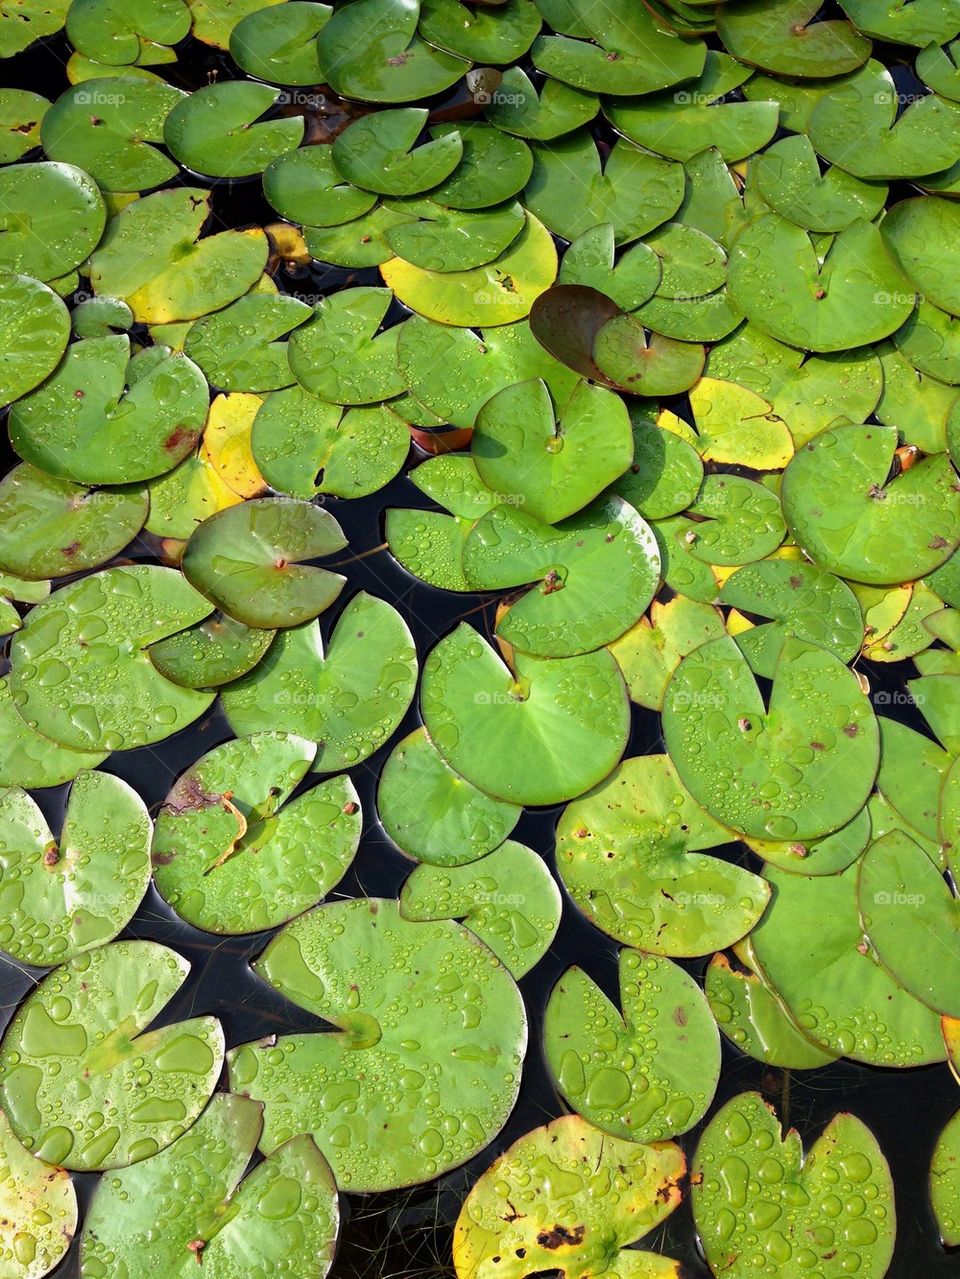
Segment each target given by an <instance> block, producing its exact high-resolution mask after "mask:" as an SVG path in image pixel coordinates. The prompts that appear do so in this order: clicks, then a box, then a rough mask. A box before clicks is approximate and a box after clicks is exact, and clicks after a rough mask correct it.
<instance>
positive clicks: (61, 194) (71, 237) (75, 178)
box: [0, 162, 107, 280]
mask: <svg viewBox="0 0 960 1279" xmlns="http://www.w3.org/2000/svg"><path fill="white" fill-rule="evenodd" d="M0 217H2V219H3V235H2V237H0V268H2V269H3V270H4V271H18V272H23V274H24V275H30V276H35V277H36V278H37V279H39V280H53V279H54V278H55V277H57V276H61V275H66V274H67V272H68V271H71V270H73V268H74V267H76V266H79V265H80V263H81V262H83V260H84V259H85V258H86V257H87V255H88V254H89V253H90V252H92V250H93V249H95V248H96V247H97V242H98V240H99V239H100V236H101V235H102V234H103V227H104V223H105V222H106V219H107V213H106V208H105V206H104V202H103V196H102V195H101V194H100V192H99V190H98V189H97V185H96V183H95V182H94V181H93V179H92V178H91V177H90V176H89V175H88V174H87V173H85V172H84V171H83V170H81V169H78V168H77V167H76V166H75V165H73V164H50V163H45V162H41V163H38V164H18V165H16V166H15V167H14V166H13V165H10V166H9V167H6V168H4V169H3V170H2V171H0Z"/></svg>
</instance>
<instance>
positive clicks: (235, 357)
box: [183, 293, 313, 392]
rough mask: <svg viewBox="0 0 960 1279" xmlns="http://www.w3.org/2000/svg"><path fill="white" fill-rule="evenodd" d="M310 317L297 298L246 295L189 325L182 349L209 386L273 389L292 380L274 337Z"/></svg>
mask: <svg viewBox="0 0 960 1279" xmlns="http://www.w3.org/2000/svg"><path fill="white" fill-rule="evenodd" d="M312 314H313V311H312V309H311V308H310V307H309V306H308V305H307V304H306V302H301V301H300V300H299V299H298V298H292V297H287V296H286V295H284V294H279V295H277V296H271V295H270V294H267V293H259V294H258V293H251V294H248V295H247V296H246V297H242V298H238V299H237V301H236V302H232V303H231V304H230V306H228V307H225V308H224V309H223V310H222V311H218V312H216V313H215V314H214V315H209V316H206V317H204V318H203V319H200V320H197V322H196V323H195V324H192V325H191V326H190V330H189V332H188V333H187V339H186V342H185V343H184V347H183V349H184V352H185V354H186V355H188V356H189V357H190V359H192V360H194V361H195V362H196V364H198V365H199V366H200V368H201V369H202V370H203V375H204V377H205V378H206V379H207V381H208V382H210V384H211V385H212V386H216V387H219V388H220V389H221V390H223V391H261V392H262V391H273V390H276V389H277V388H278V387H283V386H289V385H290V383H291V382H292V381H293V373H292V372H291V370H290V365H289V362H288V361H287V344H286V343H285V342H281V341H278V340H277V339H279V338H282V337H285V336H286V334H288V333H289V332H290V331H291V329H295V328H296V327H297V325H298V324H302V323H303V322H304V320H307V319H309V318H310V316H311V315H312Z"/></svg>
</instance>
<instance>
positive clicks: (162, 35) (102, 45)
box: [66, 0, 190, 66]
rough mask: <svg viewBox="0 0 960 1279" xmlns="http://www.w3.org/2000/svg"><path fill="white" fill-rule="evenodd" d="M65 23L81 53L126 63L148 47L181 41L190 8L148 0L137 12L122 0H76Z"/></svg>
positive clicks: (178, 0) (179, 1)
mask: <svg viewBox="0 0 960 1279" xmlns="http://www.w3.org/2000/svg"><path fill="white" fill-rule="evenodd" d="M66 26H67V39H68V40H69V41H70V43H71V44H72V45H73V47H74V49H76V50H77V52H78V53H80V54H82V55H83V56H84V57H87V58H91V59H93V60H94V61H96V62H103V63H106V64H107V65H108V66H124V65H125V64H127V63H132V62H137V61H138V60H139V58H140V55H141V52H142V50H143V49H144V48H145V47H149V46H150V45H153V44H158V45H173V44H178V43H179V42H180V41H181V40H182V39H183V38H184V37H185V36H186V35H187V34H188V33H189V31H190V10H189V8H188V7H187V5H186V4H185V3H184V0H146V3H145V4H142V5H139V6H138V8H137V9H136V10H135V11H131V9H130V8H129V6H127V5H124V4H123V2H122V0H74V2H73V4H71V6H70V9H69V11H68V13H67V23H66Z"/></svg>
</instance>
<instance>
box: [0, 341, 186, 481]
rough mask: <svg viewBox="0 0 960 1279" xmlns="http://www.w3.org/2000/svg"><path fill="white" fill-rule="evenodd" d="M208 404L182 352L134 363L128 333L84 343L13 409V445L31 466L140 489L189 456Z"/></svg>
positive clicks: (150, 353) (142, 356)
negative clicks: (135, 485)
mask: <svg viewBox="0 0 960 1279" xmlns="http://www.w3.org/2000/svg"><path fill="white" fill-rule="evenodd" d="M208 403H209V393H208V390H207V383H206V380H205V379H204V376H203V374H202V373H201V372H200V370H199V369H198V368H197V366H196V365H195V364H194V363H193V361H192V360H189V359H187V357H186V356H184V355H182V354H181V353H180V352H178V351H170V350H169V348H167V347H163V346H157V347H149V348H146V349H144V350H141V351H140V352H138V353H137V354H135V355H134V356H133V357H132V358H131V355H130V339H129V338H128V337H127V336H126V334H120V333H112V334H110V335H109V336H107V337H102V338H84V339H82V340H81V341H79V342H74V343H72V344H71V346H70V347H69V349H68V351H67V354H66V357H65V358H64V360H63V361H62V363H61V364H60V366H59V368H58V369H57V370H56V372H55V373H54V374H53V375H52V376H51V377H49V378H48V379H47V381H46V382H44V383H43V385H42V386H39V387H38V388H37V389H36V390H35V391H31V392H30V393H29V394H28V395H26V396H24V397H23V398H22V399H20V400H18V401H17V403H16V404H15V405H14V406H13V408H12V409H11V411H10V439H11V441H12V442H13V445H14V447H15V448H16V449H17V451H18V453H19V454H20V456H21V457H23V458H24V459H25V461H27V462H32V463H33V464H34V465H36V466H38V467H39V468H40V469H41V470H43V471H46V472H47V473H48V474H51V475H56V476H59V477H60V478H62V479H67V480H74V481H76V482H78V483H81V484H128V483H135V482H137V481H140V480H146V479H150V478H152V477H153V476H155V475H161V474H162V473H163V472H164V471H169V470H170V469H171V468H172V467H174V466H175V465H176V464H177V463H178V462H180V461H182V460H183V458H184V457H186V455H187V454H188V453H189V452H191V450H192V449H193V448H194V447H195V446H196V443H197V440H198V439H199V438H200V432H201V431H202V429H203V424H204V421H205V420H206V416H207V407H208ZM125 500H129V499H125Z"/></svg>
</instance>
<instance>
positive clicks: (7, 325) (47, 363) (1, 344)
mask: <svg viewBox="0 0 960 1279" xmlns="http://www.w3.org/2000/svg"><path fill="white" fill-rule="evenodd" d="M69 336H70V317H69V315H68V314H67V309H66V307H65V306H64V304H63V303H62V302H61V300H60V299H59V298H58V297H57V295H56V293H54V291H53V290H52V289H49V288H47V286H46V285H45V284H41V283H40V281H39V280H34V279H32V278H30V277H29V276H26V275H0V403H3V404H9V403H10V402H11V401H12V400H16V399H19V398H20V396H22V395H26V393H27V392H28V391H32V390H33V388H34V387H35V386H37V385H38V384H39V383H40V382H42V381H43V380H44V379H45V378H46V377H47V376H48V375H49V374H50V373H52V372H53V370H54V369H55V368H56V366H57V364H58V363H59V362H60V357H61V355H63V352H64V350H65V349H66V346H67V340H68V338H69Z"/></svg>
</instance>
